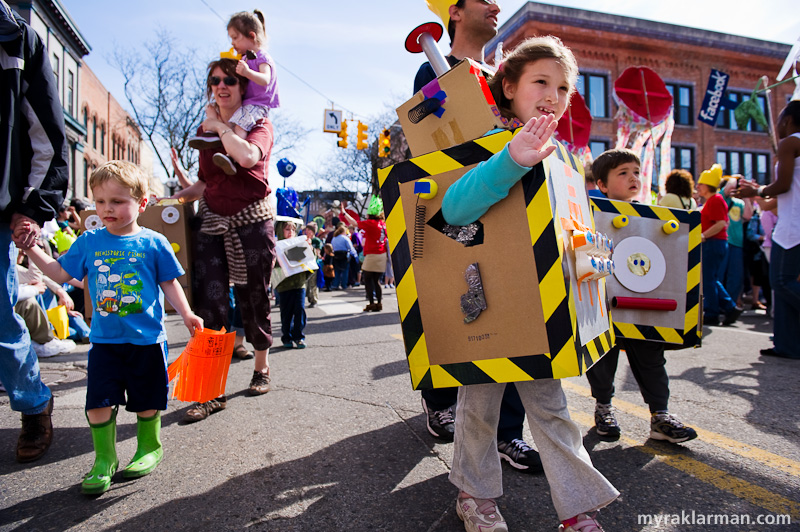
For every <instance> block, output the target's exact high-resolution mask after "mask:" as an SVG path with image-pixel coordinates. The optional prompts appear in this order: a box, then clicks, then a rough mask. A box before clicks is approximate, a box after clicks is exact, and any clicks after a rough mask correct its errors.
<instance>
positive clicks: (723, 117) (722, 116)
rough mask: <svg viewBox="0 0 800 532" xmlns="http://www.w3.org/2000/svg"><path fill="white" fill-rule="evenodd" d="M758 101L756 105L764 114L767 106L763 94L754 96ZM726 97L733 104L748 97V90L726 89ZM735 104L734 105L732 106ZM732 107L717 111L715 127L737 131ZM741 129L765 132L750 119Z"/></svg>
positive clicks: (737, 127)
mask: <svg viewBox="0 0 800 532" xmlns="http://www.w3.org/2000/svg"><path fill="white" fill-rule="evenodd" d="M756 98H757V101H758V106H759V107H760V108H761V112H763V113H764V115H765V116H766V108H767V99H766V97H765V96H764V95H763V94H759V95H757V96H756ZM728 99H729V100H730V101H731V102H733V103H734V104H737V105H738V104H739V103H741V102H743V101H745V100H749V99H750V93H749V92H738V91H728ZM735 107H736V105H734V108H735ZM733 111H734V110H733V109H725V110H723V112H721V113H719V115H717V116H718V118H717V127H718V128H720V129H730V130H733V131H739V130H740V129H739V126H738V125H737V124H736V118H734V115H733ZM741 131H758V132H761V133H763V132H765V129H764V128H763V127H761V126H760V125H758V123H756V121H755V120H753V119H750V121H749V122H748V123H747V126H745V128H744V129H741Z"/></svg>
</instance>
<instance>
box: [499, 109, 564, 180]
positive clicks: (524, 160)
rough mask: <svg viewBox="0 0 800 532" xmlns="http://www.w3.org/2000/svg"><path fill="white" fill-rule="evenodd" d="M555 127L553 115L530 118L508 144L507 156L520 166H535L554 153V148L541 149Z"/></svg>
mask: <svg viewBox="0 0 800 532" xmlns="http://www.w3.org/2000/svg"><path fill="white" fill-rule="evenodd" d="M557 126H558V121H556V119H555V117H554V116H553V115H547V116H540V117H538V118H531V119H530V120H528V122H527V123H526V124H525V125H524V126H522V129H521V130H520V131H519V132H518V133H517V134H516V135H514V138H513V139H511V142H509V143H508V154H509V155H511V158H512V159H513V160H514V162H515V163H517V164H518V165H520V166H525V167H528V168H530V167H532V166H536V165H537V164H539V163H540V162H542V161H543V160H545V159H546V158H547V157H548V156H549V155H550V154H551V153H553V152H554V151H555V149H556V147H555V146H548V147H547V148H544V149H542V148H543V147H544V145H545V144H547V141H548V140H550V137H551V136H552V135H553V132H554V131H555V130H556V127H557Z"/></svg>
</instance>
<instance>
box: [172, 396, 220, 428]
mask: <svg viewBox="0 0 800 532" xmlns="http://www.w3.org/2000/svg"><path fill="white" fill-rule="evenodd" d="M226 406H228V398H227V396H225V395H223V396H222V397H217V398H216V399H212V400H210V401H206V402H205V403H195V404H194V406H192V408H190V409H189V410H187V411H186V415H184V416H183V422H184V423H195V422H197V421H202V420H204V419H205V418H207V417H208V416H210V415H211V414H213V413H214V412H219V411H220V410H225V407H226Z"/></svg>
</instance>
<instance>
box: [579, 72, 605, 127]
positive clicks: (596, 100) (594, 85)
mask: <svg viewBox="0 0 800 532" xmlns="http://www.w3.org/2000/svg"><path fill="white" fill-rule="evenodd" d="M575 88H576V89H577V90H578V92H579V93H581V96H583V99H584V100H586V105H587V106H588V107H589V112H590V113H591V115H592V116H593V117H596V118H608V78H607V77H606V76H603V75H600V74H585V73H581V74H578V81H577V83H576V84H575Z"/></svg>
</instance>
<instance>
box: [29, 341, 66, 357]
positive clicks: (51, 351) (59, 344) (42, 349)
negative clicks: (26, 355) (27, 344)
mask: <svg viewBox="0 0 800 532" xmlns="http://www.w3.org/2000/svg"><path fill="white" fill-rule="evenodd" d="M31 343H32V344H33V350H34V351H35V352H36V356H37V357H39V358H49V357H54V356H56V355H63V354H66V353H71V352H72V351H74V350H75V342H73V341H72V340H59V339H58V338H53V339H52V340H50V341H49V342H47V343H46V344H37V343H36V342H31Z"/></svg>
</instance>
